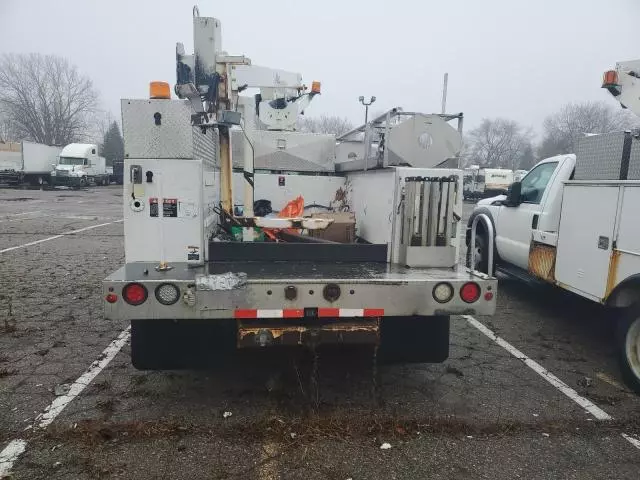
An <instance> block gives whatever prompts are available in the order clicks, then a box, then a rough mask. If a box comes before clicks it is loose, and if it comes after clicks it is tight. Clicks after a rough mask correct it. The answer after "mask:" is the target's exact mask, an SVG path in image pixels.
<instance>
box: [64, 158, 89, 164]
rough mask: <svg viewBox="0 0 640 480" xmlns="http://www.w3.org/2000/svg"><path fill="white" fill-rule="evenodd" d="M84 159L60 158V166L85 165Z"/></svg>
mask: <svg viewBox="0 0 640 480" xmlns="http://www.w3.org/2000/svg"><path fill="white" fill-rule="evenodd" d="M86 164H87V159H86V158H76V157H60V165H86Z"/></svg>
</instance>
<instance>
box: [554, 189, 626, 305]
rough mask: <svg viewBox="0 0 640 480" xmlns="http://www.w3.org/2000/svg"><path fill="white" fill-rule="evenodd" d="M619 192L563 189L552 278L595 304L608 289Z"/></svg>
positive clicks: (612, 190)
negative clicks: (594, 301)
mask: <svg viewBox="0 0 640 480" xmlns="http://www.w3.org/2000/svg"><path fill="white" fill-rule="evenodd" d="M619 190H620V187H619V186H617V185H612V186H603V185H580V184H578V185H571V184H567V185H565V187H564V194H563V198H562V213H561V217H560V229H559V231H558V246H557V254H556V268H555V277H556V280H557V281H558V282H559V283H561V284H563V285H562V286H564V287H567V288H568V289H569V290H574V291H577V293H583V294H586V296H587V297H591V298H592V300H596V301H599V300H600V299H601V298H603V297H604V295H605V290H606V288H607V277H608V272H609V263H610V259H611V251H612V248H613V240H614V238H613V235H614V228H615V221H616V211H617V208H618V194H619Z"/></svg>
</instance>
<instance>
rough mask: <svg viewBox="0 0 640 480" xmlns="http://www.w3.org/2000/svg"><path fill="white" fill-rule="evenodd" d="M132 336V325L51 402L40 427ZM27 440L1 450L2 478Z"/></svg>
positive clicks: (38, 418) (46, 423) (0, 470)
mask: <svg viewBox="0 0 640 480" xmlns="http://www.w3.org/2000/svg"><path fill="white" fill-rule="evenodd" d="M130 336H131V327H127V328H126V329H124V330H123V331H122V332H120V335H118V337H117V338H116V339H115V340H114V341H113V342H111V343H110V344H109V345H108V346H107V348H105V349H104V350H103V351H102V353H101V354H100V356H99V357H98V360H96V361H94V362H93V363H92V364H91V365H90V366H89V368H87V370H85V372H84V373H83V374H82V375H80V376H79V377H78V379H77V380H76V381H75V382H73V383H72V384H71V387H70V388H69V391H68V393H67V394H66V395H62V396H60V397H56V399H55V400H54V401H53V402H51V404H50V405H49V406H48V407H47V408H45V409H44V412H43V413H42V414H40V415H38V416H37V417H36V422H38V421H39V423H38V427H39V428H46V427H48V426H49V425H50V424H51V423H52V422H53V421H54V420H55V419H56V417H57V416H58V415H60V414H61V413H62V411H63V410H64V409H65V408H66V406H67V405H69V404H70V403H71V402H72V401H73V400H74V399H75V398H76V397H77V396H78V395H80V393H82V391H83V390H84V389H85V388H86V387H87V386H88V385H89V384H90V383H91V382H92V381H93V379H94V378H96V377H97V376H98V374H99V373H100V372H101V371H102V370H104V369H105V367H106V366H107V365H109V363H110V362H111V360H113V359H114V357H115V356H116V355H117V354H118V352H119V351H120V350H121V349H122V347H123V346H124V345H125V344H126V343H127V341H128V340H129V338H130ZM26 447H27V442H26V441H24V440H12V441H11V442H9V444H8V445H7V446H6V447H5V449H4V450H2V452H0V478H4V477H5V476H8V475H9V473H10V471H11V468H12V467H13V464H14V463H15V461H16V460H17V459H18V457H19V456H20V455H21V454H22V453H23V452H24V451H25V449H26Z"/></svg>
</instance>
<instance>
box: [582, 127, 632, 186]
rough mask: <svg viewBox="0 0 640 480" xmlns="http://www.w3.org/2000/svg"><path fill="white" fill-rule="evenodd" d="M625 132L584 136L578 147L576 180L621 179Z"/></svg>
mask: <svg viewBox="0 0 640 480" xmlns="http://www.w3.org/2000/svg"><path fill="white" fill-rule="evenodd" d="M623 147H624V132H614V133H606V134H603V135H594V136H591V137H584V138H582V139H580V141H579V142H578V147H577V149H576V171H575V175H574V179H575V180H619V179H620V166H621V163H622V149H623Z"/></svg>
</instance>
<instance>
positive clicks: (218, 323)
mask: <svg viewBox="0 0 640 480" xmlns="http://www.w3.org/2000/svg"><path fill="white" fill-rule="evenodd" d="M236 335H237V327H236V323H235V321H234V320H231V319H230V320H208V321H204V320H166V319H161V320H132V321H131V362H132V363H133V366H134V367H135V368H137V369H138V370H184V369H204V368H213V367H216V366H220V364H221V362H225V361H228V360H229V358H230V357H231V356H233V354H234V352H235V351H236Z"/></svg>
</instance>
